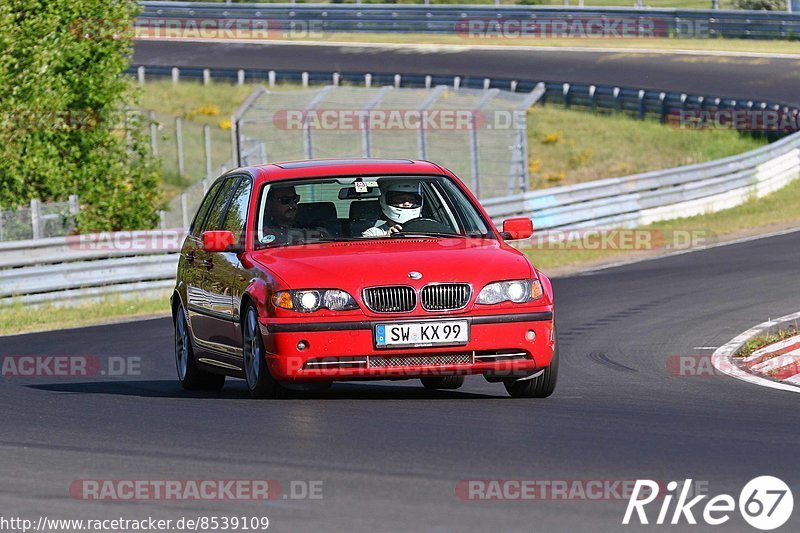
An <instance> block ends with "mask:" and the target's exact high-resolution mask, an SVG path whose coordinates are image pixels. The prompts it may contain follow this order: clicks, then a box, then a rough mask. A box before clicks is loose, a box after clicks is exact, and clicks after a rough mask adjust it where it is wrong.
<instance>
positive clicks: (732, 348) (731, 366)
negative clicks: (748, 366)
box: [711, 312, 800, 392]
mask: <svg viewBox="0 0 800 533" xmlns="http://www.w3.org/2000/svg"><path fill="white" fill-rule="evenodd" d="M792 320H795V321H796V320H800V312H797V313H792V314H790V315H786V316H782V317H780V318H776V319H774V320H767V321H766V322H762V323H761V324H759V325H757V326H753V327H752V328H750V329H748V330H747V331H745V332H743V333H741V334H739V335H737V336H736V337H734V338H733V339H731V340H730V341H729V342H727V343H726V344H724V345H722V346H720V347H719V348H718V349H717V351H715V352H714V353H713V354H712V355H711V364H713V365H714V368H716V369H717V370H719V371H720V372H722V373H723V374H727V375H729V376H731V377H733V378H736V379H741V380H742V381H747V382H748V383H752V384H754V385H760V386H762V387H769V388H771V389H778V390H784V391H789V392H800V387H796V386H792V385H786V384H784V383H779V382H777V381H772V380H769V379H765V378H761V377H758V376H754V375H753V374H749V373H747V372H745V371H744V370H741V369H740V368H739V367H737V366H736V364H735V363H734V362H733V361H731V358H732V357H733V354H735V353H736V350H738V349H739V347H741V346H742V344H744V343H745V342H747V340H748V339H749V338H750V337H754V336H756V335H758V334H759V333H762V332H763V331H766V330H768V329H769V328H771V327H773V326H776V325H778V324H780V323H782V322H789V321H792Z"/></svg>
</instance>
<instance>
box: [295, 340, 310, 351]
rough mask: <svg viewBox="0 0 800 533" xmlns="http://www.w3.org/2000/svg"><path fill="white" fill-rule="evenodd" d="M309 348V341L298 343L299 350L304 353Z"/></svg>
mask: <svg viewBox="0 0 800 533" xmlns="http://www.w3.org/2000/svg"><path fill="white" fill-rule="evenodd" d="M307 348H308V341H300V342H298V343H297V350H298V351H300V352H302V351H303V350H305V349H307Z"/></svg>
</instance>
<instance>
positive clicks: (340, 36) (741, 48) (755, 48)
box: [297, 33, 800, 54]
mask: <svg viewBox="0 0 800 533" xmlns="http://www.w3.org/2000/svg"><path fill="white" fill-rule="evenodd" d="M297 40H303V39H297ZM314 41H319V42H326V41H330V42H346V43H386V44H432V45H468V46H542V47H558V48H566V47H575V48H615V49H617V48H618V49H620V50H621V51H624V50H625V49H653V50H697V51H710V52H757V53H765V54H800V41H768V40H756V39H722V38H718V39H688V38H687V39H679V38H675V39H669V38H625V39H591V38H585V39H581V38H571V39H570V38H556V37H552V38H544V39H543V38H535V37H529V38H512V37H509V38H493V37H490V38H478V37H472V38H470V37H467V36H466V35H453V34H429V33H402V34H401V33H324V34H323V35H320V36H315V37H314Z"/></svg>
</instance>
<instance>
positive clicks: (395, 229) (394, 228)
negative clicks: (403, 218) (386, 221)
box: [386, 224, 403, 235]
mask: <svg viewBox="0 0 800 533" xmlns="http://www.w3.org/2000/svg"><path fill="white" fill-rule="evenodd" d="M401 231H403V226H401V225H400V224H397V225H396V226H392V227H391V228H389V231H387V232H386V234H387V235H391V234H392V233H399V232H401Z"/></svg>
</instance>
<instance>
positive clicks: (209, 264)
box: [203, 259, 214, 270]
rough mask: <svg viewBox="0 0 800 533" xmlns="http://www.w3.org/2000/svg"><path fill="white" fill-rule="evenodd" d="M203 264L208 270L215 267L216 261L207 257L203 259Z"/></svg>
mask: <svg viewBox="0 0 800 533" xmlns="http://www.w3.org/2000/svg"><path fill="white" fill-rule="evenodd" d="M203 266H204V267H206V270H211V269H212V268H214V261H212V260H211V259H206V260H205V261H203Z"/></svg>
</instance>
